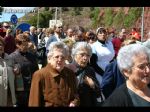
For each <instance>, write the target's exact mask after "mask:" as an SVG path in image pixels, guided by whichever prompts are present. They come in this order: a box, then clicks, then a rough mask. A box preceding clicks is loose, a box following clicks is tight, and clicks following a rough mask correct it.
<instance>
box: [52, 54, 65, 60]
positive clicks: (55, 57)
mask: <svg viewBox="0 0 150 112" xmlns="http://www.w3.org/2000/svg"><path fill="white" fill-rule="evenodd" d="M59 58H60V59H61V60H65V56H58V55H57V56H53V59H54V60H58V59H59Z"/></svg>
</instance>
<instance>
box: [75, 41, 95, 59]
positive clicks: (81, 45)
mask: <svg viewBox="0 0 150 112" xmlns="http://www.w3.org/2000/svg"><path fill="white" fill-rule="evenodd" d="M82 49H86V50H87V51H88V53H89V55H90V56H92V48H91V46H90V45H89V44H88V43H87V42H77V43H76V44H75V45H74V47H73V48H72V58H74V57H75V55H76V54H78V52H80V51H81V50H82Z"/></svg>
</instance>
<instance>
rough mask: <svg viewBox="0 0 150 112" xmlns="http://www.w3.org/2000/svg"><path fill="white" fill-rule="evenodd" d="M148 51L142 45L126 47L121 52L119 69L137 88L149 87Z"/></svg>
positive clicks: (149, 60)
mask: <svg viewBox="0 0 150 112" xmlns="http://www.w3.org/2000/svg"><path fill="white" fill-rule="evenodd" d="M148 50H149V49H148V48H146V47H145V46H143V45H141V44H130V45H126V46H124V47H122V48H121V49H120V50H119V53H118V56H117V63H118V67H119V69H120V71H121V72H122V73H123V74H124V76H125V77H126V78H127V80H128V81H130V82H131V83H132V84H134V85H136V86H140V85H146V86H147V85H148V84H149V82H150V57H149V56H150V54H149V51H148Z"/></svg>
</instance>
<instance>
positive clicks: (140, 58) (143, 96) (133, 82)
mask: <svg viewBox="0 0 150 112" xmlns="http://www.w3.org/2000/svg"><path fill="white" fill-rule="evenodd" d="M149 56H150V54H149V51H148V49H147V48H146V47H145V46H143V45H141V44H130V45H127V46H124V47H122V48H121V49H120V50H119V53H118V56H117V63H118V67H119V69H120V71H121V72H122V73H123V75H124V76H125V77H126V82H125V83H124V84H122V85H121V86H120V87H119V88H117V89H116V90H115V91H114V92H113V93H112V95H111V96H110V97H108V99H107V100H105V102H104V104H103V106H135V107H137V106H143V107H144V106H150V89H149V87H148V84H149V83H150V57H149Z"/></svg>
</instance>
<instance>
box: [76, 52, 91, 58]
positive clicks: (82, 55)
mask: <svg viewBox="0 0 150 112" xmlns="http://www.w3.org/2000/svg"><path fill="white" fill-rule="evenodd" d="M77 55H80V56H81V57H84V56H86V57H90V55H89V54H87V53H77Z"/></svg>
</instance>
